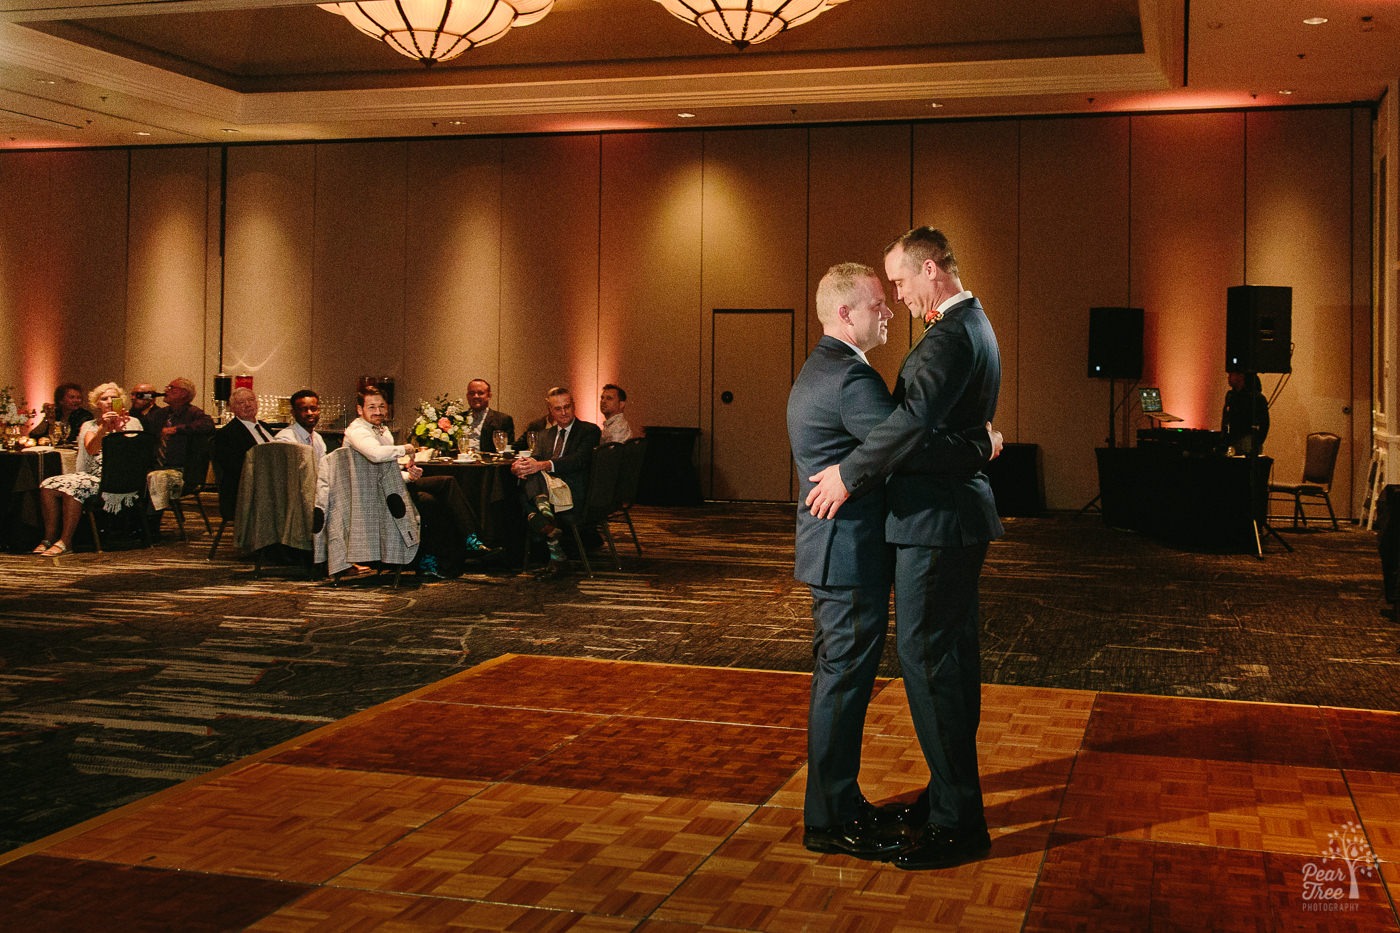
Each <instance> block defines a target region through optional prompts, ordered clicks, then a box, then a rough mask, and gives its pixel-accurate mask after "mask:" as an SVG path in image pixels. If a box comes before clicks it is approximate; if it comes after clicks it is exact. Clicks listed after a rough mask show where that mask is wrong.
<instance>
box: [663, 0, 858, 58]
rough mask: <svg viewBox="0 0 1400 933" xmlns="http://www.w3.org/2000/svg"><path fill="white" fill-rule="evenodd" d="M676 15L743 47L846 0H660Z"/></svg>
mask: <svg viewBox="0 0 1400 933" xmlns="http://www.w3.org/2000/svg"><path fill="white" fill-rule="evenodd" d="M656 2H657V3H659V4H661V5H662V6H664V7H665V8H666V9H667V11H668V12H670V14H671V15H672V16H675V17H676V18H677V19H683V20H685V21H686V22H687V23H690V24H692V25H695V26H699V27H700V28H701V29H703V30H705V31H706V32H708V33H709V34H710V35H712V36H714V37H715V38H716V39H719V40H720V41H721V42H728V43H729V44H730V45H732V46H734V47H735V48H736V49H739V50H740V51H743V50H744V49H746V48H748V47H749V46H751V45H754V44H756V43H759V42H766V41H767V40H769V39H771V38H773V37H774V36H776V35H777V34H778V33H780V32H782V31H783V30H784V29H787V28H789V27H790V26H797V25H800V24H802V23H805V22H807V21H808V20H809V19H815V18H816V17H818V16H820V15H821V14H823V13H825V12H826V11H827V10H830V9H832V8H833V7H837V6H840V5H841V4H842V3H845V2H846V0H656Z"/></svg>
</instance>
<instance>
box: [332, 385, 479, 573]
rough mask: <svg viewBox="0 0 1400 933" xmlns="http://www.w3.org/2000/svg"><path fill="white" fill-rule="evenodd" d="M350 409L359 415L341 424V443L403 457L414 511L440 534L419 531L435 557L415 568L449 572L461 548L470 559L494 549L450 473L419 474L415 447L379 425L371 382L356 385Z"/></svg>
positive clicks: (380, 400)
mask: <svg viewBox="0 0 1400 933" xmlns="http://www.w3.org/2000/svg"><path fill="white" fill-rule="evenodd" d="M355 411H356V413H357V414H358V415H359V417H358V418H356V419H355V420H354V421H352V422H350V424H349V425H348V426H347V427H346V428H345V444H346V446H347V447H351V448H353V449H354V450H355V451H356V452H357V453H359V454H360V456H362V457H364V458H365V459H366V460H369V461H371V462H373V463H383V462H385V461H386V460H397V459H399V458H400V457H405V456H406V457H408V458H409V460H408V464H407V466H406V467H405V469H404V471H403V472H404V481H405V482H406V483H407V484H408V491H409V494H410V495H411V496H413V502H414V504H415V505H416V506H418V512H419V514H420V515H422V516H423V520H424V522H425V523H427V524H430V525H433V526H435V528H436V529H441V530H442V532H443V533H442V534H438V533H437V532H436V531H435V532H434V535H433V538H434V540H433V541H428V532H427V531H425V532H424V544H425V545H426V546H427V547H428V550H429V554H430V556H432V557H433V558H434V560H433V561H432V562H430V563H429V566H428V567H426V568H424V567H423V562H422V561H421V560H420V563H419V566H420V568H421V569H425V570H428V571H429V572H435V571H434V570H433V564H438V565H440V566H441V568H442V569H443V570H446V571H449V572H450V571H451V570H453V569H455V568H454V565H455V563H456V562H457V560H458V559H459V558H460V556H461V554H460V552H461V551H462V550H465V551H466V552H467V556H470V557H485V556H489V555H493V554H495V553H497V551H496V549H495V548H491V547H488V546H487V545H486V544H485V543H484V542H483V541H482V540H481V538H480V536H479V534H478V532H479V529H480V527H481V526H480V524H479V523H478V522H477V519H476V516H475V515H474V514H473V513H472V508H471V505H470V503H468V502H467V498H466V496H464V495H463V494H462V487H461V486H458V485H457V481H456V480H455V479H453V478H452V477H450V476H424V475H423V468H422V467H421V466H419V465H418V464H417V463H416V462H415V461H414V460H413V453H414V451H415V447H414V446H413V445H412V444H395V443H394V438H393V435H392V434H390V432H389V429H388V428H387V427H385V426H384V422H385V420H386V419H387V418H388V417H389V403H388V402H386V401H385V400H384V396H383V395H382V394H380V391H379V389H377V388H375V387H374V386H366V387H365V388H363V389H361V390H360V392H359V395H358V398H357V400H356V404H355Z"/></svg>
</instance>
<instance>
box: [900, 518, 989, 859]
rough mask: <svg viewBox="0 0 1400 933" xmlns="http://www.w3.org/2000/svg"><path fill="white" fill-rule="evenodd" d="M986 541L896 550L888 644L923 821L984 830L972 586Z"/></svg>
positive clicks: (975, 608)
mask: <svg viewBox="0 0 1400 933" xmlns="http://www.w3.org/2000/svg"><path fill="white" fill-rule="evenodd" d="M986 556H987V543H986V542H985V541H984V542H981V543H979V544H974V545H971V546H970V547H943V548H938V547H923V546H919V545H899V546H897V547H896V548H895V592H894V602H895V639H896V645H897V646H898V649H899V666H900V670H901V671H902V673H903V674H904V689H905V692H906V693H907V695H908V697H909V712H910V715H911V716H912V717H913V720H914V731H915V732H916V733H917V734H918V737H919V746H920V748H922V750H923V753H924V760H925V761H926V762H927V763H928V769H929V774H930V781H929V823H930V824H934V825H938V826H944V827H947V828H949V829H957V830H973V831H976V830H981V829H984V828H986V825H987V823H986V817H985V816H984V815H983V812H982V785H981V782H980V781H979V779H978V776H977V725H978V722H979V720H980V718H981V711H982V665H981V657H980V654H979V651H980V646H979V638H978V629H979V620H978V602H977V585H978V580H979V578H980V577H981V574H982V562H983V560H984V559H985V558H986Z"/></svg>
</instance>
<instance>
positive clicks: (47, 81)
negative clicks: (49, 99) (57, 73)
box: [34, 78, 58, 84]
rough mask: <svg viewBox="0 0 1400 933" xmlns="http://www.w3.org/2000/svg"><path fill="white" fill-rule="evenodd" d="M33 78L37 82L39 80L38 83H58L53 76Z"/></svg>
mask: <svg viewBox="0 0 1400 933" xmlns="http://www.w3.org/2000/svg"><path fill="white" fill-rule="evenodd" d="M34 80H35V81H37V82H39V83H40V84H57V83H58V82H57V81H55V80H54V79H53V78H35V79H34Z"/></svg>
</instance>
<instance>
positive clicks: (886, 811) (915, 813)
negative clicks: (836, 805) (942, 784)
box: [856, 789, 928, 833]
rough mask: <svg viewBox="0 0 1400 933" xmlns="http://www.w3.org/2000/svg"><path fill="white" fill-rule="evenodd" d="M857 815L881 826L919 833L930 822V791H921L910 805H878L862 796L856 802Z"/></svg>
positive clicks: (896, 803)
mask: <svg viewBox="0 0 1400 933" xmlns="http://www.w3.org/2000/svg"><path fill="white" fill-rule="evenodd" d="M856 815H857V817H859V818H860V819H863V820H868V821H870V822H872V823H875V824H877V825H880V826H892V825H896V824H899V825H903V826H907V827H908V828H909V830H910V831H911V832H912V833H917V832H918V831H919V830H921V829H923V827H924V824H925V823H927V822H928V790H927V789H925V790H923V791H921V792H920V793H919V796H917V797H915V798H914V799H913V800H912V801H910V802H909V803H904V802H902V801H895V802H894V803H882V804H878V805H877V804H873V803H871V802H870V801H868V800H866V799H865V797H864V796H862V797H860V798H859V800H857V801H856Z"/></svg>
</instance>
